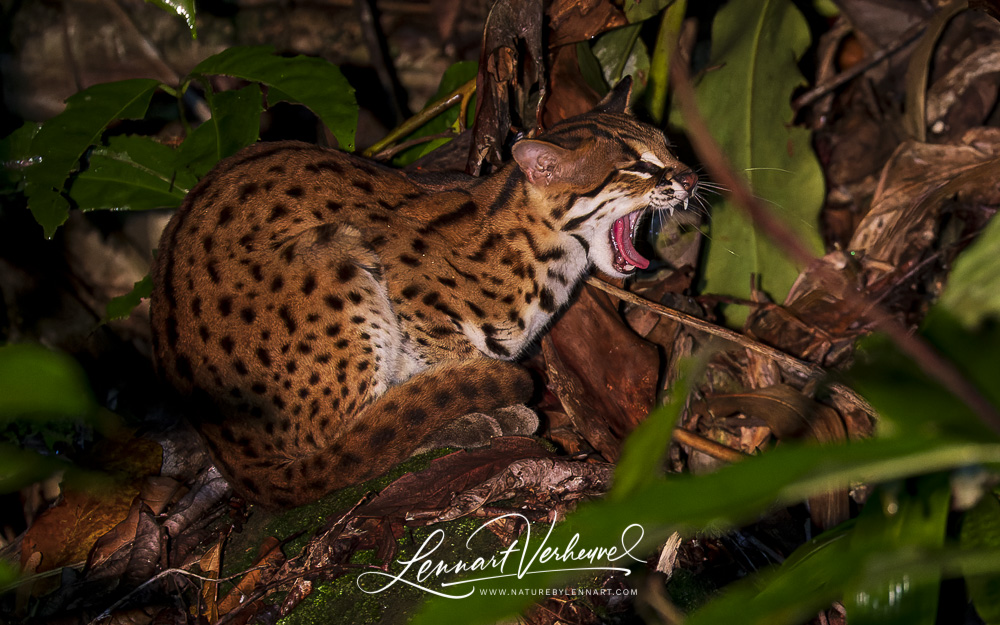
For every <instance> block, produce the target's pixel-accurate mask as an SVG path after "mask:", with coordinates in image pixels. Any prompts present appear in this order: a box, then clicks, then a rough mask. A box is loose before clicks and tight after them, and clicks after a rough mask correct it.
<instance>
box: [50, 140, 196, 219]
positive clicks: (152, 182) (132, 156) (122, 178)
mask: <svg viewBox="0 0 1000 625" xmlns="http://www.w3.org/2000/svg"><path fill="white" fill-rule="evenodd" d="M175 159H176V154H175V152H174V150H172V149H171V148H169V147H167V146H165V145H163V144H161V143H157V142H156V141H153V140H152V139H149V138H147V137H132V136H129V137H124V136H123V137H112V138H111V140H110V141H108V145H107V147H99V148H95V149H94V151H93V153H92V154H91V155H90V158H89V166H88V167H87V169H86V171H84V172H82V173H81V174H80V175H79V176H77V177H76V179H75V180H73V182H72V184H71V186H70V189H69V196H70V198H72V199H73V201H74V202H76V204H77V206H78V207H79V208H80V209H81V210H84V211H88V210H98V209H105V210H132V211H134V210H151V209H156V208H176V207H177V206H180V203H181V201H182V200H183V199H184V196H185V195H186V194H187V192H188V191H190V190H191V187H193V186H194V184H195V182H196V180H195V178H194V176H192V175H191V174H189V173H187V172H185V171H183V170H181V171H178V170H177V169H176V168H175V165H174V161H175Z"/></svg>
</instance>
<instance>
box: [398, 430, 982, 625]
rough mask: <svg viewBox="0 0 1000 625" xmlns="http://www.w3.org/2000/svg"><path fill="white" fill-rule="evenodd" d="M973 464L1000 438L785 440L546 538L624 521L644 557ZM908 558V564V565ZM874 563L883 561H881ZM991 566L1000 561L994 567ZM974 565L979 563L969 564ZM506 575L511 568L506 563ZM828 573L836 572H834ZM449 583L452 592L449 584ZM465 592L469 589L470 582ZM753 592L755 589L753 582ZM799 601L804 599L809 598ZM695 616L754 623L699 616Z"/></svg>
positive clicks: (847, 566) (448, 612)
mask: <svg viewBox="0 0 1000 625" xmlns="http://www.w3.org/2000/svg"><path fill="white" fill-rule="evenodd" d="M977 463H1000V442H997V441H995V440H993V439H986V440H982V439H978V440H949V439H941V438H936V437H929V438H920V437H915V436H908V437H902V438H889V439H875V440H867V441H857V442H852V443H850V444H840V445H829V446H822V447H817V446H815V445H799V446H795V445H783V446H781V447H778V448H776V449H774V450H772V451H770V452H768V453H767V454H764V455H762V456H755V457H752V458H748V459H746V460H744V461H742V462H740V463H739V464H736V465H730V466H727V467H724V468H722V469H720V470H719V471H717V472H715V473H712V474H710V475H702V476H691V475H672V476H670V477H669V478H667V479H662V478H658V479H656V480H655V481H651V482H649V483H646V484H641V485H639V486H638V487H636V489H635V490H634V492H632V493H631V495H630V496H628V497H626V498H623V499H619V500H614V501H612V500H610V499H609V500H605V501H601V502H595V503H590V504H585V505H581V506H580V508H579V509H578V510H577V511H576V512H575V513H574V514H572V515H571V516H570V517H569V518H567V519H566V521H565V522H564V523H563V524H561V525H559V526H558V527H556V528H555V529H554V530H553V533H552V535H551V537H550V538H549V539H548V540H547V541H546V544H547V545H549V546H560V547H564V546H565V545H567V544H569V542H570V540H571V539H572V537H573V536H574V534H579V543H578V545H577V547H576V548H577V549H580V548H588V547H593V546H606V547H607V546H612V545H615V544H618V540H619V538H618V537H620V536H621V535H622V532H623V530H624V529H625V528H626V527H627V526H628V525H630V524H639V525H640V526H641V527H642V528H643V530H644V535H643V538H642V540H641V541H640V542H639V545H638V546H637V547H636V548H635V549H634V550H633V553H638V554H640V556H644V555H646V554H648V553H649V551H651V550H652V549H653V548H655V547H656V546H657V545H659V544H662V542H663V541H664V540H666V538H667V537H668V536H669V535H670V534H671V533H672V532H673V531H692V530H704V529H705V528H710V529H722V528H727V527H735V526H737V525H738V524H740V523H744V522H747V521H749V520H751V519H753V518H754V517H755V516H756V515H759V514H761V513H762V512H764V511H765V510H767V509H770V508H772V507H773V506H775V505H782V504H791V503H795V502H800V501H803V500H804V499H806V498H808V497H810V496H812V495H816V494H819V493H822V492H827V491H829V490H831V489H836V488H841V487H842V486H843V485H844V484H847V483H849V482H852V481H862V482H884V481H890V480H895V479H899V478H903V477H907V476H910V475H915V474H923V473H929V472H934V471H941V470H948V469H952V468H956V467H964V466H969V465H975V464H977ZM537 547H538V545H537V543H536V544H535V545H534V546H529V547H528V552H529V553H530V552H532V551H533V549H535V548H537ZM869 551H870V550H869ZM838 561H839V560H838ZM907 563H908V564H912V562H910V561H907ZM876 564H878V565H879V566H883V565H882V564H881V563H879V562H876ZM890 564H891V563H890ZM992 564H993V565H994V566H1000V563H992ZM981 565H982V563H978V564H977V566H981ZM856 569H857V564H856V563H854V562H844V563H842V567H841V570H842V571H843V574H844V575H845V578H844V582H843V583H847V581H849V580H850V579H852V578H850V577H847V576H848V575H855V574H856V573H857V570H856ZM876 569H877V570H876V572H875V573H872V572H871V571H866V573H867V574H870V575H873V576H874V577H873V578H872V579H875V581H876V582H877V581H879V580H882V579H885V578H886V577H892V576H894V575H895V571H896V569H891V570H890V571H889V572H888V573H882V572H880V571H881V570H882V569H878V568H877V567H876ZM535 570H539V568H536V569H535ZM936 571H937V569H935V570H933V571H931V572H930V573H931V574H934V573H936ZM506 572H511V571H510V570H509V569H508V570H507V571H506ZM828 573H829V574H830V575H834V574H836V572H835V571H829V572H828ZM876 573H878V575H876ZM816 574H817V575H819V576H820V577H818V578H817V579H816V580H814V581H815V583H816V584H821V583H824V582H823V580H825V579H828V578H827V577H822V575H824V573H823V571H822V569H820V570H819V572H817V573H816ZM566 579H567V576H566V575H560V574H557V573H538V574H533V575H527V576H525V577H524V579H523V580H516V579H514V580H496V581H493V582H482V583H476V584H475V588H476V592H475V593H474V594H473V595H472V596H470V597H469V598H467V599H463V600H462V601H452V600H433V601H430V602H428V603H427V604H426V605H425V606H424V609H423V611H422V612H421V614H420V615H419V617H418V618H417V620H416V621H414V622H416V623H444V622H464V623H467V624H468V625H473V623H486V622H493V621H496V620H498V619H500V618H502V617H504V616H507V615H510V614H512V613H514V612H516V611H517V610H519V609H521V608H522V607H523V606H524V605H526V604H527V603H528V602H530V601H531V597H530V596H527V597H526V596H523V595H513V594H510V593H509V592H508V594H507V595H506V596H503V595H495V594H490V593H489V592H480V591H481V590H483V591H487V590H488V589H493V588H503V589H508V590H509V589H513V588H553V587H560V586H561V584H563V583H564V582H566ZM450 589H451V590H456V587H451V588H450ZM463 589H464V590H468V587H464V588H463ZM792 590H794V591H795V592H797V593H800V595H801V594H803V593H806V594H808V591H809V590H811V587H810V586H807V587H806V588H805V590H803V587H802V586H801V585H799V586H795V585H793V586H792ZM754 592H755V593H756V592H759V588H756V589H755V590H754ZM750 596H753V595H750ZM782 596H784V595H782ZM800 598H801V597H800ZM805 598H806V599H809V600H810V601H812V597H805ZM820 598H821V599H822V597H820ZM777 605H780V602H778V603H777ZM810 605H812V604H810ZM783 616H784V615H783ZM698 622H703V623H709V622H711V623H716V622H719V623H721V622H739V623H746V622H753V621H750V620H744V619H736V620H733V619H730V620H725V619H723V620H711V619H707V618H706V619H705V620H700V621H698ZM755 622H759V623H769V622H775V623H778V622H792V621H789V620H787V619H785V618H775V619H774V620H773V621H769V620H767V619H758V620H756V621H755Z"/></svg>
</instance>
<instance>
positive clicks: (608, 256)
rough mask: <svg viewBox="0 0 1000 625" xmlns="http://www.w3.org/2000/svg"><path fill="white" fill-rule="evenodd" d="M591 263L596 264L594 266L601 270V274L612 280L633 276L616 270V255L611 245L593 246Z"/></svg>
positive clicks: (608, 243)
mask: <svg viewBox="0 0 1000 625" xmlns="http://www.w3.org/2000/svg"><path fill="white" fill-rule="evenodd" d="M590 261H591V262H592V263H594V266H595V267H597V268H598V269H600V270H601V273H603V274H607V275H609V276H611V277H612V278H625V277H627V276H630V275H632V274H631V273H622V272H620V271H618V270H617V269H615V254H614V251H613V250H612V249H611V243H610V242H607V243H605V244H604V245H601V246H599V248H598V247H597V246H593V245H592V246H591V248H590Z"/></svg>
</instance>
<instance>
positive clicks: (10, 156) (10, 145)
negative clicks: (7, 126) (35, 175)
mask: <svg viewBox="0 0 1000 625" xmlns="http://www.w3.org/2000/svg"><path fill="white" fill-rule="evenodd" d="M39 128H41V126H40V125H39V124H34V123H31V122H28V123H25V124H22V125H21V127H20V128H18V129H17V130H15V131H14V132H12V133H10V134H9V135H7V136H6V137H4V138H3V139H0V165H3V171H2V172H0V193H10V192H12V191H15V190H17V188H18V187H19V186H20V185H21V183H22V182H23V181H24V175H25V174H24V172H25V171H27V169H28V168H29V167H30V166H31V165H33V164H35V163H38V162H39V160H40V159H38V158H37V156H36V155H35V154H33V153H32V152H31V142H32V141H33V140H34V138H35V135H36V134H38V129H39Z"/></svg>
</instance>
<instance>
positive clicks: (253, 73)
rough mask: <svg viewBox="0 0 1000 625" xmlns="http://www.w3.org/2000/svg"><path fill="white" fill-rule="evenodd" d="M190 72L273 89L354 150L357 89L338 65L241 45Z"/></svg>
mask: <svg viewBox="0 0 1000 625" xmlns="http://www.w3.org/2000/svg"><path fill="white" fill-rule="evenodd" d="M191 73H192V74H224V75H226V76H235V77H237V78H242V79H244V80H249V81H252V82H259V83H262V84H265V85H267V86H269V87H273V88H274V89H277V90H279V91H280V92H281V94H282V98H283V99H284V98H287V99H289V100H290V101H292V102H297V103H300V104H303V105H305V106H307V107H308V108H309V109H310V110H312V112H314V113H316V115H317V116H318V117H319V118H320V120H321V121H322V122H323V123H324V124H326V127H327V128H329V129H330V132H332V133H333V136H334V137H336V138H337V141H339V142H340V147H341V149H343V150H346V151H353V150H354V133H355V130H356V129H357V125H358V105H357V101H356V100H355V98H354V88H353V87H351V85H350V83H348V82H347V79H346V78H344V75H343V74H341V73H340V69H338V68H337V66H336V65H333V64H331V63H329V62H327V61H324V60H323V59H318V58H312V57H305V56H297V57H295V58H284V57H280V56H276V55H275V54H274V48H272V47H270V46H260V47H256V46H254V47H248V46H240V47H235V48H230V49H228V50H225V51H224V52H220V53H219V54H216V55H215V56H212V57H209V58H207V59H205V60H204V61H202V62H201V63H199V64H198V66H197V67H195V68H194V70H192V72H191Z"/></svg>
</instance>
